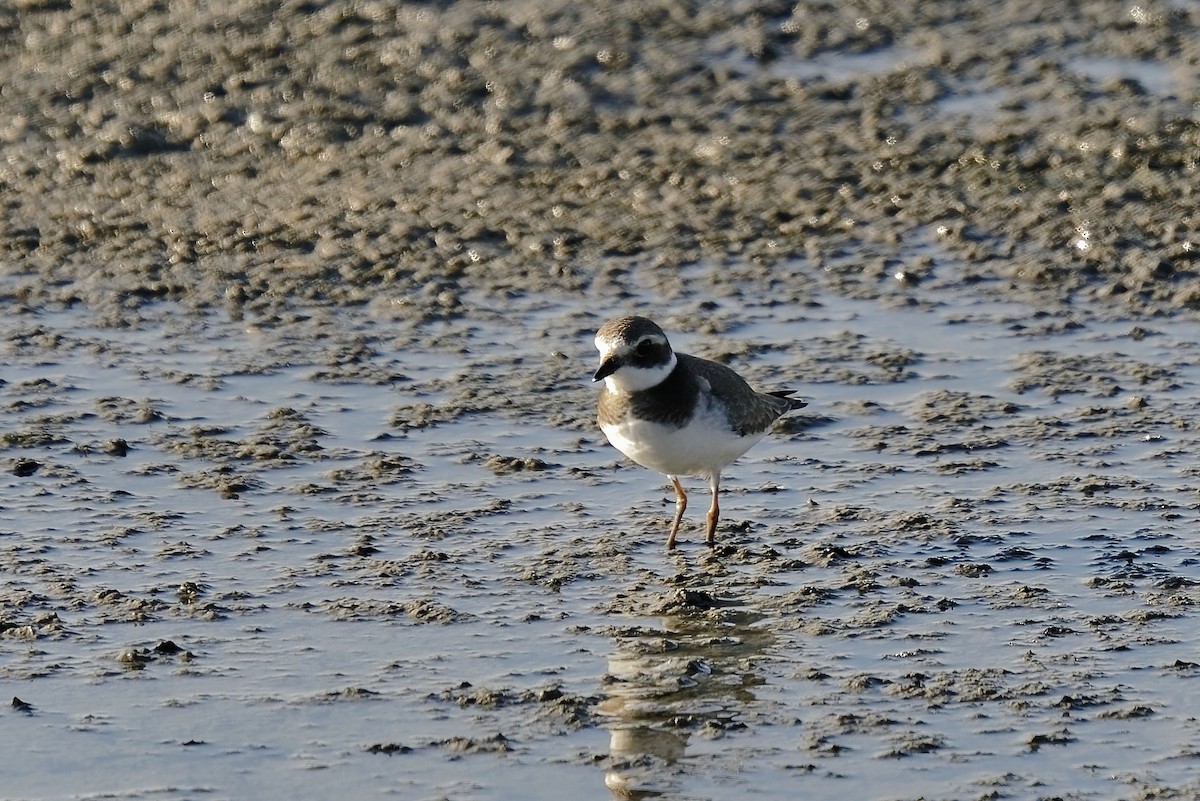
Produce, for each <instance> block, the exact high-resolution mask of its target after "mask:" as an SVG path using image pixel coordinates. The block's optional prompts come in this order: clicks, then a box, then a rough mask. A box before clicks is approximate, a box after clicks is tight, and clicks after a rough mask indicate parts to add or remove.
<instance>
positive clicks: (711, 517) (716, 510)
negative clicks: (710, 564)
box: [704, 475, 721, 548]
mask: <svg viewBox="0 0 1200 801" xmlns="http://www.w3.org/2000/svg"><path fill="white" fill-rule="evenodd" d="M709 486H711V487H712V505H711V506H709V507H708V514H707V515H706V516H705V518H704V519H705V520H706V521H708V536H707V538H706V539H705V542H707V543H708V547H709V548H711V547H713V545H714V544H715V543H716V536H715V535H716V533H717V520H718V519H720V517H721V504H720V503H718V501H717V497H718V496H719V495H720V494H721V476H720V475H713V477H712V479H711V480H710V481H709Z"/></svg>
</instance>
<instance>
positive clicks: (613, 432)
mask: <svg viewBox="0 0 1200 801" xmlns="http://www.w3.org/2000/svg"><path fill="white" fill-rule="evenodd" d="M601 430H602V431H603V432H604V436H606V437H608V441H609V442H611V443H612V445H613V447H614V448H616V449H617V450H619V451H620V452H621V453H623V454H625V455H626V456H628V457H629V458H630V459H632V460H633V461H635V462H637V463H638V464H640V465H642V466H643V467H648V468H650V469H651V470H657V471H658V472H660V473H665V474H666V475H669V476H703V477H705V478H711V477H712V476H714V475H720V473H721V468H723V467H725V466H726V465H728V464H729V463H731V462H733V461H734V460H735V459H737V458H738V457H739V456H741V455H742V454H743V453H745V452H746V451H748V450H750V448H751V447H752V446H753V445H754V444H755V443H756V442H758V441H759V440H761V439H762V438H763V437H764V436H765V435H766V432H765V431H763V432H761V433H758V434H751V435H749V436H746V437H742V436H738V434H737V433H736V432H734V431H732V430H730V428H729V425H728V423H726V422H725V420H724V419H719V418H718V417H717V416H716V415H696V416H695V417H693V418H692V420H691V421H690V422H689V423H688V425H687V426H685V427H683V428H673V427H671V426H665V425H662V424H661V423H651V422H647V421H644V420H632V419H629V418H626V419H625V420H623V421H622V422H620V423H618V424H616V425H608V426H601Z"/></svg>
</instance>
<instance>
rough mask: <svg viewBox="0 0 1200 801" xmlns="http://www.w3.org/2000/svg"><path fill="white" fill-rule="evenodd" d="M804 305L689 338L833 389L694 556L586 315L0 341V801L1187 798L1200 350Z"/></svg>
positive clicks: (58, 334) (769, 452)
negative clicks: (620, 445)
mask: <svg viewBox="0 0 1200 801" xmlns="http://www.w3.org/2000/svg"><path fill="white" fill-rule="evenodd" d="M689 280H692V281H696V282H702V283H703V282H707V281H713V280H717V279H716V276H714V275H709V274H707V273H706V271H705V270H704V268H697V270H696V272H694V273H693V274H692V275H691V277H690V279H689ZM814 300H815V303H812V304H809V305H807V306H803V307H801V306H794V305H780V306H777V305H773V304H770V303H759V302H755V301H753V300H746V299H743V303H742V306H741V308H740V309H739V315H738V317H740V319H737V320H733V319H731V318H730V316H729V315H728V314H727V313H726V312H725V311H723V310H718V311H715V312H713V315H712V318H713V319H714V320H715V321H716V322H717V323H718V324H719V325H722V326H725V327H726V328H727V330H725V332H724V333H722V334H720V335H711V334H705V333H701V332H699V331H694V330H693V331H690V332H688V331H682V330H681V331H679V333H677V334H675V337H674V339H675V342H674V344H675V345H676V347H677V348H679V349H680V350H691V351H694V352H697V353H700V354H704V355H720V354H721V353H722V352H724V353H726V354H727V355H729V356H730V357H731V363H732V364H733V365H734V366H736V367H737V368H738V369H740V370H742V371H743V372H745V373H746V374H747V375H749V376H750V377H752V378H753V379H754V381H755V383H758V384H761V385H763V386H772V385H779V384H786V383H793V384H794V385H796V386H798V387H800V388H801V389H802V391H803V392H804V394H805V395H806V397H807V398H808V399H809V401H810V406H809V407H808V408H807V409H805V410H804V412H803V413H801V414H799V415H798V416H797V417H796V421H795V422H794V423H791V424H788V425H785V426H784V427H783V430H782V431H781V432H778V433H777V434H776V435H775V436H773V437H770V438H768V439H767V440H766V441H764V442H763V443H762V444H761V445H759V446H758V447H756V448H755V449H754V450H753V451H752V452H751V453H750V454H749V455H747V456H746V457H744V458H743V460H741V461H740V462H739V463H738V464H736V465H735V466H733V467H732V468H731V469H730V470H729V471H728V472H727V477H726V481H725V487H726V490H725V491H726V493H727V497H726V499H725V502H724V503H723V504H722V508H723V512H724V513H725V515H726V517H725V519H724V520H723V523H722V529H721V531H720V534H719V544H718V548H717V550H716V551H715V552H713V553H709V552H708V551H707V550H706V549H705V548H703V546H702V545H701V544H700V543H699V541H698V536H699V535H698V531H697V526H698V525H699V523H698V521H699V519H700V513H698V512H696V511H695V510H696V509H697V508H702V506H703V503H704V501H702V500H699V499H700V498H703V490H702V488H701V487H699V486H698V482H693V483H695V484H697V486H696V495H697V499H698V500H697V501H696V502H695V503H694V505H693V508H692V512H693V514H689V518H688V527H687V528H685V531H684V532H683V534H681V540H682V548H681V549H680V550H679V551H678V552H677V553H674V554H667V553H666V552H665V551H664V550H663V547H662V545H663V541H664V538H665V530H664V527H665V523H666V521H667V519H668V517H669V514H670V509H671V506H670V504H669V502H670V500H671V499H670V498H669V495H670V493H669V492H667V489H666V487H665V486H664V483H663V481H661V480H660V479H659V478H658V477H655V476H653V475H651V474H649V473H647V472H646V471H644V470H642V469H640V468H637V467H635V466H632V465H628V464H626V463H623V462H622V461H621V460H620V459H619V457H618V454H616V452H615V451H612V450H611V449H610V448H609V447H608V446H607V445H606V444H605V443H604V442H603V441H602V439H601V438H600V437H599V436H598V435H597V433H596V432H595V431H594V430H593V429H592V427H591V424H590V416H591V409H590V406H591V403H592V400H593V393H594V389H593V388H592V387H591V386H590V382H589V381H588V376H589V372H590V368H591V362H592V359H593V355H592V353H591V343H590V335H588V334H587V333H586V332H585V330H584V329H586V328H587V326H584V327H583V328H582V329H580V326H579V324H578V323H577V322H576V323H573V324H567V323H565V321H566V320H570V319H572V314H573V313H575V312H576V311H577V310H576V309H573V308H572V307H571V304H570V303H569V302H564V301H556V300H546V299H543V298H538V297H519V298H516V299H514V301H513V308H510V309H506V310H495V309H488V308H485V307H483V306H482V305H480V306H479V307H477V308H474V309H473V310H472V311H471V312H470V313H468V314H465V315H464V316H462V317H460V318H458V319H456V320H455V319H452V320H450V321H448V322H446V323H443V324H440V327H435V329H439V328H440V330H433V331H432V333H431V334H430V337H429V339H428V340H427V341H428V342H429V345H430V347H429V348H428V349H427V350H411V349H408V347H407V346H406V347H405V348H401V349H392V348H390V347H389V342H390V336H391V335H390V333H389V330H390V329H391V328H392V327H393V325H394V321H393V320H391V319H389V317H388V315H387V314H386V313H380V309H379V308H374V309H372V308H367V307H362V308H358V309H349V310H346V309H343V310H341V311H339V312H338V315H337V317H336V319H333V320H326V319H324V318H321V317H320V316H319V314H317V315H316V316H314V317H313V318H311V319H306V318H303V317H302V318H300V319H298V321H297V322H296V323H295V324H294V325H291V326H288V325H279V326H275V327H267V328H263V327H259V326H255V325H252V324H248V323H247V322H246V321H242V320H236V319H229V318H226V317H222V316H220V315H213V316H210V317H205V318H201V317H198V316H190V315H180V314H177V313H176V312H175V311H174V310H172V309H171V308H170V307H168V306H165V305H164V306H163V307H161V308H159V309H158V310H157V311H158V313H157V315H156V314H154V313H151V314H147V315H144V317H143V319H141V320H139V321H138V322H137V325H135V326H134V327H131V328H128V329H113V328H107V327H93V326H92V325H91V323H90V321H89V316H88V312H87V311H86V310H83V309H79V308H75V309H63V310H59V311H52V310H46V311H43V312H40V313H37V314H28V315H24V316H16V317H10V318H8V319H6V320H5V321H4V322H3V323H2V335H3V341H4V343H5V344H4V348H5V361H6V365H7V366H6V368H5V371H4V374H3V378H4V382H5V383H4V384H3V385H0V397H2V398H3V402H4V404H5V408H6V419H7V427H6V431H7V438H6V443H7V444H8V447H7V449H6V452H5V453H4V458H5V463H6V464H7V465H9V467H10V469H9V470H7V471H6V473H5V477H4V479H3V481H4V490H3V492H4V496H3V497H4V500H3V503H2V506H3V514H4V520H5V523H4V529H5V530H4V532H3V537H0V549H2V550H0V555H2V561H0V569H2V570H3V573H4V580H5V581H4V585H5V590H4V592H5V596H6V597H5V601H4V608H5V609H6V610H7V611H6V612H5V615H4V626H5V629H6V630H5V631H4V633H3V639H2V640H0V643H2V645H3V647H2V649H0V676H2V677H3V682H4V685H5V688H6V689H8V690H9V694H10V695H12V696H17V697H19V698H20V699H21V700H22V701H24V702H26V703H28V704H30V705H32V707H31V709H29V710H25V711H23V710H19V709H16V708H13V709H10V710H9V711H8V712H7V713H6V714H5V716H4V718H5V723H4V732H5V737H6V738H7V739H8V740H9V742H10V743H17V742H20V743H21V744H22V754H23V756H22V758H21V759H20V760H14V761H11V762H10V764H9V766H8V769H7V770H6V781H5V790H4V795H5V796H6V797H11V798H40V797H95V796H100V795H106V794H107V795H117V796H120V797H130V798H136V797H149V796H153V797H157V798H188V797H194V796H196V795H198V794H203V795H204V796H205V797H211V798H235V797H247V796H251V795H253V796H256V797H264V798H269V797H285V796H289V797H294V796H296V795H303V796H310V795H314V794H329V793H332V792H337V793H339V794H342V795H349V796H353V797H389V796H391V797H402V798H437V797H448V798H473V799H474V798H477V799H488V798H497V799H498V798H512V797H515V796H516V795H519V796H521V797H524V798H531V799H534V798H559V797H562V796H563V795H564V794H566V795H569V796H571V797H577V798H605V797H610V796H611V795H612V794H614V793H616V794H626V795H628V794H632V795H635V796H636V795H639V794H640V795H641V796H644V797H649V796H654V795H662V796H665V797H671V798H719V797H728V796H729V795H730V794H732V793H739V794H742V795H747V796H757V797H779V796H780V795H781V794H782V793H784V792H787V793H794V792H796V791H798V790H800V791H804V792H807V793H809V794H811V795H814V796H817V797H823V796H828V795H834V794H837V795H839V796H844V797H861V798H917V797H925V798H960V797H966V796H978V795H984V794H986V793H989V792H992V791H996V792H1000V793H1002V794H1008V795H1012V796H1016V797H1027V796H1028V797H1033V796H1039V797H1049V796H1053V795H1060V796H1069V797H1077V798H1125V797H1129V796H1130V795H1135V794H1137V793H1141V792H1151V791H1153V790H1154V788H1160V789H1161V788H1168V789H1175V790H1178V789H1181V788H1182V791H1186V789H1187V788H1195V787H1196V779H1195V776H1196V769H1197V754H1198V753H1200V750H1198V747H1200V732H1198V731H1197V724H1196V719H1195V716H1194V714H1193V710H1192V706H1193V705H1192V704H1191V703H1190V701H1189V700H1188V699H1189V698H1191V697H1192V696H1193V695H1194V692H1192V688H1191V684H1192V683H1193V682H1194V681H1195V679H1196V676H1197V674H1198V671H1200V667H1197V665H1196V662H1197V661H1200V660H1197V656H1196V655H1197V646H1198V645H1200V641H1198V639H1197V636H1196V633H1195V630H1196V627H1195V625H1194V615H1195V611H1194V609H1195V603H1196V600H1197V590H1196V587H1197V586H1198V584H1197V583H1198V582H1200V559H1198V558H1197V553H1196V546H1195V538H1194V530H1195V528H1196V526H1195V523H1196V521H1197V502H1196V498H1195V489H1194V471H1193V469H1192V468H1191V465H1190V459H1189V458H1188V454H1190V453H1193V452H1194V451H1195V447H1196V434H1195V429H1194V425H1193V423H1192V416H1193V414H1194V408H1195V401H1194V398H1195V395H1196V388H1197V385H1198V381H1200V374H1198V371H1197V368H1196V367H1194V366H1193V363H1192V362H1193V359H1192V354H1193V353H1194V352H1195V349H1196V347H1197V342H1200V326H1197V325H1196V324H1195V323H1192V322H1190V321H1184V320H1161V321H1154V322H1153V323H1143V324H1140V325H1139V324H1136V323H1133V322H1131V321H1129V320H1121V319H1115V320H1108V319H1103V318H1100V317H1098V316H1097V317H1093V316H1090V315H1088V314H1086V313H1082V312H1080V311H1078V310H1071V309H1067V308H1063V309H1052V310H1046V311H1044V312H1043V313H1040V314H1039V313H1031V312H1029V311H1028V309H1026V308H1025V307H1020V306H1017V305H1010V304H1005V303H1003V302H1000V301H996V300H991V299H982V298H981V296H979V295H972V296H966V297H959V298H958V301H957V302H955V303H946V302H944V299H943V300H942V301H939V302H931V301H930V300H929V299H927V298H926V297H924V296H923V293H922V292H921V290H919V289H903V288H899V284H898V289H897V291H896V293H895V294H894V295H893V296H892V300H891V302H890V305H889V303H888V302H882V303H880V302H871V301H854V300H847V299H845V298H841V297H839V296H836V295H834V294H832V293H828V292H820V291H818V293H817V294H816V295H815V296H814ZM512 319H519V320H522V321H523V325H522V328H521V331H522V332H523V334H524V335H523V336H514V335H513V331H514V328H513V326H512V324H511V322H510V320H512ZM314 321H315V323H314ZM667 322H668V324H670V323H678V322H679V321H667ZM314 325H316V327H315V328H314V327H313V326H314ZM669 327H672V328H674V327H676V326H669ZM576 329H580V330H579V331H578V332H577V333H578V335H576ZM314 330H316V331H319V332H320V334H319V335H314V334H313V331H314ZM555 332H564V333H567V334H569V335H568V336H566V337H557V336H556V335H555ZM364 343H366V344H364ZM718 343H719V344H720V347H721V348H724V349H726V350H725V351H721V350H717V349H716V346H717V345H718ZM553 353H557V354H559V355H553ZM347 354H351V355H350V356H347ZM554 382H559V384H558V385H556V386H555V392H552V393H549V395H548V396H547V389H548V385H550V384H554ZM497 384H499V385H500V386H497ZM506 384H507V386H505V385H506ZM493 393H496V394H493ZM497 395H498V397H497ZM1134 398H1141V399H1142V400H1131V399H1134ZM421 404H429V405H430V406H431V407H432V408H433V409H434V410H435V412H436V411H437V410H442V411H445V410H447V409H449V410H451V411H449V412H446V413H445V414H444V415H442V416H441V417H438V416H437V414H434V417H433V418H431V420H432V422H431V421H430V420H429V419H426V418H422V417H421V416H420V415H421V414H422V412H420V410H419V407H420V405H421ZM551 410H553V411H551ZM426 411H428V410H426ZM116 440H123V441H124V442H126V443H127V444H128V450H127V452H125V455H123V456H121V455H119V454H118V453H117V451H116V450H115V449H114V446H112V445H110V443H112V442H113V441H116ZM493 457H505V458H508V459H509V461H508V462H505V461H503V459H502V460H493ZM21 459H32V460H33V461H35V462H36V463H37V465H36V469H35V470H34V472H32V473H31V474H29V475H24V476H18V475H16V474H15V472H14V471H16V470H17V469H18V466H19V465H18V460H21ZM526 459H528V460H537V461H530V462H528V463H527V462H524V461H521V460H526ZM489 460H492V461H489ZM514 465H516V467H514ZM27 468H28V466H27ZM522 468H524V469H522ZM22 472H24V471H22ZM166 642H170V643H174V644H176V645H177V646H179V648H181V649H182V650H183V653H169V651H170V650H171V649H170V648H169V647H166V646H164V645H163V644H164V643H166ZM156 649H157V650H156ZM161 651H167V652H161ZM549 776H553V777H554V781H553V782H547V781H546V778H547V777H549ZM50 777H53V779H51V778H50ZM610 788H611V789H610Z"/></svg>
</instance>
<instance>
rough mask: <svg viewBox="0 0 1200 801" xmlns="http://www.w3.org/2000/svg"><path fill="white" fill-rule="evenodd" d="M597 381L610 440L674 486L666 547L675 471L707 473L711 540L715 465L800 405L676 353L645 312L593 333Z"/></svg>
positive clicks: (710, 535)
mask: <svg viewBox="0 0 1200 801" xmlns="http://www.w3.org/2000/svg"><path fill="white" fill-rule="evenodd" d="M596 350H598V351H600V367H599V368H597V370H596V372H595V374H594V375H593V376H592V380H593V381H603V382H604V388H603V389H602V390H601V391H600V403H599V413H598V415H597V421H598V422H599V424H600V430H601V431H603V432H604V436H606V437H608V441H609V442H610V443H612V445H613V447H615V448H616V449H617V450H619V451H620V452H621V453H623V454H625V455H626V456H628V457H629V458H630V459H632V460H633V461H635V462H637V463H638V464H640V465H642V466H643V467H648V468H650V469H651V470H657V471H658V472H660V473H664V474H665V475H666V476H667V478H669V479H671V483H672V484H673V485H674V486H675V519H674V521H672V523H671V533H670V535H669V536H668V537H667V549H668V550H670V549H672V548H674V547H675V537H676V535H677V534H678V533H679V524H680V521H682V520H683V513H684V510H686V509H687V492H685V491H684V489H683V485H682V484H680V483H679V476H699V477H701V478H707V479H708V485H709V487H710V489H711V490H712V505H711V506H709V508H708V515H707V516H706V518H705V519H706V521H707V524H708V529H707V537H706V542H707V543H708V544H709V546H712V545H713V543H714V541H715V532H716V530H717V520H718V518H719V517H720V514H721V507H720V503H719V500H718V497H719V495H720V490H721V471H722V470H723V469H724V468H725V467H727V466H728V465H730V464H732V463H733V462H734V461H735V460H736V459H737V458H738V457H739V456H741V455H742V454H743V453H745V452H746V451H748V450H750V448H751V447H752V446H753V445H754V444H755V443H757V442H758V441H759V440H761V439H762V438H763V437H765V436H766V435H767V432H768V431H770V429H771V426H772V425H774V423H775V421H776V420H778V419H779V418H780V417H782V416H783V415H785V414H787V413H788V412H790V411H792V410H793V409H799V408H802V407H804V406H806V405H807V404H806V403H805V402H804V401H802V400H798V399H795V398H792V397H789V396H790V395H792V394H793V393H792V391H791V390H784V391H780V392H767V393H763V392H756V391H755V390H754V389H752V388H751V387H750V385H749V384H747V383H746V382H745V380H744V379H743V378H742V377H741V376H740V375H738V374H737V373H735V372H734V371H733V370H731V369H729V368H728V367H726V366H725V365H723V364H718V363H717V362H713V361H709V360H708V359H701V358H698V357H696V356H689V355H688V354H686V353H676V352H675V351H673V350H672V349H671V344H670V343H669V342H668V341H667V335H666V334H664V333H663V331H662V329H661V328H659V327H658V325H656V324H655V323H654V322H653V321H652V320H648V319H646V318H645V317H618V318H616V319H613V320H609V321H608V322H607V323H605V324H604V325H602V326H601V327H600V330H599V331H597V332H596Z"/></svg>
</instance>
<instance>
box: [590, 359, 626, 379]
mask: <svg viewBox="0 0 1200 801" xmlns="http://www.w3.org/2000/svg"><path fill="white" fill-rule="evenodd" d="M620 366H621V363H620V362H619V361H617V360H616V359H615V358H614V357H611V356H610V357H609V358H607V359H605V360H604V361H602V362H600V366H599V367H598V368H596V372H595V374H594V375H592V380H593V381H603V380H604V379H606V378H608V377H609V376H610V375H612V374H613V373H615V372H617V368H618V367H620Z"/></svg>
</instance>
